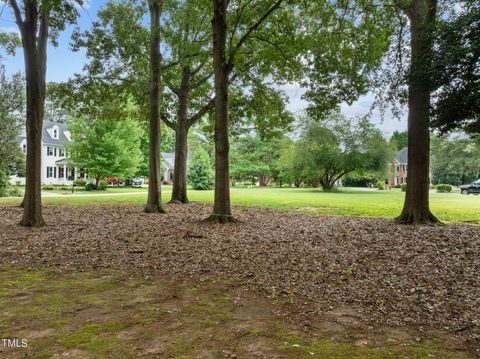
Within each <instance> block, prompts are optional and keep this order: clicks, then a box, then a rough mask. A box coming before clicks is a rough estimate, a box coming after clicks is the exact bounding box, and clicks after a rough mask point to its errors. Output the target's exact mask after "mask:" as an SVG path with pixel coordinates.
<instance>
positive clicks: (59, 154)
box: [58, 148, 65, 157]
mask: <svg viewBox="0 0 480 359" xmlns="http://www.w3.org/2000/svg"><path fill="white" fill-rule="evenodd" d="M58 156H59V157H65V150H64V149H63V148H59V149H58Z"/></svg>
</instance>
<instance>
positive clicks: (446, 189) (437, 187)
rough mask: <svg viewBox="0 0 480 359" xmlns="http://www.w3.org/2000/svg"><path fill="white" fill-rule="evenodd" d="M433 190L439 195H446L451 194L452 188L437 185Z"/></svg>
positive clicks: (445, 185) (446, 185)
mask: <svg viewBox="0 0 480 359" xmlns="http://www.w3.org/2000/svg"><path fill="white" fill-rule="evenodd" d="M435 189H436V190H437V192H439V193H446V192H447V193H448V192H452V189H453V187H452V186H451V185H449V184H437V186H436V187H435Z"/></svg>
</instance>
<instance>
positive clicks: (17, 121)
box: [0, 65, 25, 197]
mask: <svg viewBox="0 0 480 359" xmlns="http://www.w3.org/2000/svg"><path fill="white" fill-rule="evenodd" d="M24 91H25V87H24V82H23V79H22V77H21V75H20V74H16V75H13V76H12V77H11V79H9V78H8V77H7V76H6V75H5V68H4V66H3V65H0V99H1V101H0V197H1V196H2V195H5V194H6V190H7V187H8V180H9V176H10V175H12V174H18V175H21V174H23V173H22V172H23V167H24V162H25V158H24V154H23V153H22V151H21V150H20V147H19V145H18V142H17V136H18V135H19V134H20V131H21V125H22V123H23V120H24V119H23V117H22V116H21V113H22V112H23V109H24V104H25V101H24V98H25V96H24Z"/></svg>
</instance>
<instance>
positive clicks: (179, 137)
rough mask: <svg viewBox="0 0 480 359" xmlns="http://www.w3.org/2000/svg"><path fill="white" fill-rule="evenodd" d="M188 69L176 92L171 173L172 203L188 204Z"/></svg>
mask: <svg viewBox="0 0 480 359" xmlns="http://www.w3.org/2000/svg"><path fill="white" fill-rule="evenodd" d="M189 83H190V69H189V68H188V67H185V68H184V69H183V73H182V83H181V85H180V89H179V91H178V111H177V127H176V129H175V165H174V173H173V190H172V200H171V202H172V203H188V197H187V154H188V148H187V139H188V129H189V124H188V117H187V116H188V114H187V107H188V92H189Z"/></svg>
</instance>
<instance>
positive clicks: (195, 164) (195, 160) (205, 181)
mask: <svg viewBox="0 0 480 359" xmlns="http://www.w3.org/2000/svg"><path fill="white" fill-rule="evenodd" d="M188 182H189V183H190V185H191V186H192V188H193V189H194V190H201V191H205V190H211V189H213V171H212V165H211V162H210V156H209V155H208V153H207V151H205V150H204V149H203V148H201V147H198V148H196V149H195V152H194V153H193V156H192V161H191V162H190V165H189V168H188Z"/></svg>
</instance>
